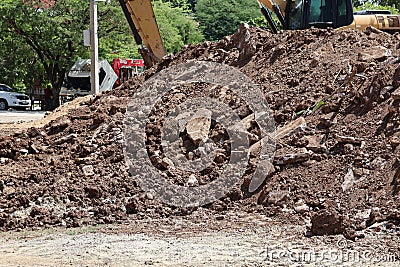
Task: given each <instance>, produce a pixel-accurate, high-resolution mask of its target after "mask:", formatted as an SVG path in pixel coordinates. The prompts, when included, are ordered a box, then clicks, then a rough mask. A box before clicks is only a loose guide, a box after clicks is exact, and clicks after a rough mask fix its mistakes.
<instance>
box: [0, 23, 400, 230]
mask: <svg viewBox="0 0 400 267" xmlns="http://www.w3.org/2000/svg"><path fill="white" fill-rule="evenodd" d="M373 31H374V30H373V29H370V30H367V31H364V32H363V31H356V30H352V29H348V30H332V29H327V30H322V29H309V30H304V31H287V32H283V33H280V34H278V35H273V34H272V33H271V32H269V31H267V30H263V29H259V28H251V27H248V26H246V25H243V26H242V27H241V30H240V31H238V32H237V33H236V34H234V35H232V36H227V37H225V38H223V39H222V40H221V41H219V42H204V43H201V44H196V45H189V46H186V47H185V48H184V49H183V50H182V51H181V52H179V53H176V54H173V55H170V56H168V57H165V58H164V59H163V61H162V62H160V64H159V65H157V66H155V67H154V68H152V69H149V70H147V71H146V72H145V74H144V75H139V76H137V77H134V78H132V79H131V80H129V81H127V82H126V83H124V84H123V85H122V86H121V87H119V88H117V89H115V90H113V91H111V92H107V93H103V94H101V95H99V96H96V97H94V98H89V97H88V98H86V99H85V101H81V102H80V103H79V105H77V107H76V108H74V109H71V110H68V112H65V113H64V114H63V115H60V116H58V117H57V118H56V119H54V120H52V121H51V122H50V123H48V124H47V125H45V126H44V127H37V128H30V129H28V130H26V131H25V132H24V131H22V130H21V129H17V130H15V131H14V132H10V131H7V132H6V131H4V132H1V133H0V170H1V171H0V189H1V194H0V203H1V206H0V209H1V213H0V230H2V231H5V230H14V229H22V228H27V227H39V226H40V227H42V226H44V227H47V226H52V225H54V226H66V227H74V226H79V225H95V224H103V223H115V222H121V221H124V220H126V219H127V218H135V219H136V218H137V219H143V218H146V219H148V218H161V217H162V218H165V217H168V216H175V215H177V216H182V215H184V216H185V215H187V214H188V213H189V212H188V210H187V209H186V210H185V209H178V208H175V207H170V206H168V205H166V204H163V203H160V202H159V201H158V200H157V194H154V192H143V189H142V188H141V187H140V185H139V184H138V182H137V180H136V179H135V177H133V176H132V175H130V174H129V169H128V167H127V165H126V162H125V159H124V152H123V136H122V131H121V129H122V128H123V121H124V119H125V114H126V108H127V103H128V102H129V101H130V99H131V97H135V92H136V91H137V90H138V89H139V88H140V86H141V85H142V84H143V83H144V82H145V80H146V79H148V78H150V77H152V76H153V75H154V74H155V73H157V72H158V71H160V70H162V69H165V68H168V67H169V66H172V65H177V64H181V63H185V62H188V61H190V60H199V61H213V62H218V63H222V64H227V65H229V66H233V67H235V68H238V69H239V70H240V71H241V72H242V73H244V74H246V75H247V76H249V77H250V78H251V79H252V80H253V81H254V82H255V83H257V84H259V85H260V88H261V90H262V92H263V94H264V96H265V98H266V101H267V103H268V104H269V107H270V109H271V110H272V113H271V114H273V118H274V120H275V124H276V128H277V131H276V132H275V133H274V134H272V135H271V136H270V137H274V138H275V141H276V151H275V155H272V156H271V158H274V161H273V162H272V164H273V166H269V165H268V166H261V167H258V166H257V164H258V161H259V158H258V156H259V151H260V146H259V144H260V129H259V127H257V125H256V122H255V121H254V119H253V117H254V116H253V114H252V111H251V110H250V108H249V107H248V106H247V105H246V103H243V102H244V100H243V99H241V98H240V97H239V96H237V95H235V94H234V93H233V92H230V91H229V90H227V89H226V88H225V89H224V87H221V88H218V87H214V88H211V89H210V88H209V86H205V85H203V84H200V83H193V84H190V85H185V86H182V88H176V89H174V90H173V91H172V92H171V93H170V94H166V95H165V96H163V99H162V102H161V103H159V104H158V105H156V106H155V107H154V112H153V113H151V115H150V116H149V120H148V123H147V128H146V138H147V140H146V149H147V154H148V155H149V158H150V160H151V162H152V164H153V166H154V167H155V168H157V169H158V170H159V173H160V174H161V177H163V179H166V180H168V182H170V183H173V184H176V185H179V186H184V187H196V186H203V185H207V184H209V183H211V182H213V181H216V180H217V179H218V172H220V171H223V170H224V166H225V165H226V164H227V163H228V162H229V160H230V144H229V136H228V135H227V133H226V129H224V127H223V126H221V125H219V124H218V123H215V122H213V121H212V120H209V119H208V118H209V117H207V116H205V118H207V119H199V120H197V121H193V122H192V123H190V122H189V124H185V126H184V129H180V130H182V132H185V131H186V133H185V134H183V135H182V136H180V138H181V143H180V151H177V153H181V154H182V155H181V156H182V157H184V158H186V159H187V160H188V161H190V160H198V159H199V158H201V157H202V156H204V155H203V154H204V152H206V148H205V147H202V142H201V141H204V139H206V138H209V139H211V140H212V141H213V142H214V143H215V144H216V146H217V149H218V153H216V154H215V158H214V159H212V160H211V163H210V164H209V165H208V167H207V168H206V169H204V170H201V171H200V172H198V173H191V172H187V171H183V170H180V169H179V166H174V163H176V161H173V162H172V160H170V159H169V158H168V157H166V156H165V155H164V154H163V147H162V145H161V129H162V123H163V120H164V119H165V117H166V116H167V114H168V113H169V112H170V111H171V110H172V109H173V108H174V107H176V106H177V105H178V104H179V103H181V102H182V101H184V100H185V99H190V98H191V97H201V96H207V97H214V99H218V100H219V101H223V102H224V103H225V104H226V105H229V106H230V107H232V109H233V110H235V111H236V112H237V113H238V114H239V117H240V118H241V119H242V120H243V124H244V125H245V127H244V128H245V129H243V131H246V132H247V136H248V139H249V143H250V146H251V148H250V159H249V164H248V166H247V167H246V170H245V175H244V177H243V179H242V180H241V181H238V183H237V184H236V185H235V186H234V188H232V190H231V191H230V192H228V194H227V196H226V197H223V198H221V199H220V200H218V202H217V204H214V205H209V206H205V207H202V208H204V209H207V210H208V211H209V212H211V213H215V215H216V216H217V217H218V218H224V217H223V216H224V212H225V211H226V210H227V209H232V210H235V211H238V212H262V213H263V214H264V215H266V216H277V215H279V214H283V215H282V217H284V218H285V219H286V220H288V221H290V220H292V219H293V218H296V216H304V217H306V216H310V215H311V223H312V227H311V230H312V232H313V233H314V234H339V233H345V232H346V229H348V228H354V229H358V228H362V226H361V225H365V227H368V226H370V225H371V224H374V223H376V222H384V221H386V220H391V221H392V222H393V223H397V224H398V223H399V221H400V219H399V218H400V216H398V213H394V212H392V211H394V210H400V203H399V201H398V196H399V191H400V190H399V188H400V186H399V183H400V182H399V175H398V172H399V171H398V164H397V163H396V159H397V158H398V157H399V151H400V150H399V140H400V138H399V136H398V134H397V132H398V130H399V127H400V113H399V112H397V111H398V108H399V100H400V96H399V95H400V94H399V93H398V90H399V86H400V78H399V77H400V75H399V74H400V66H399V61H398V59H399V58H400V51H399V49H398V38H399V35H389V34H375V33H373ZM139 90H140V89H139ZM76 101H78V100H76ZM316 103H318V104H319V103H324V105H322V106H320V107H319V108H316V109H314V108H313V107H318V106H319V105H318V104H316ZM310 107H311V110H312V111H313V112H306V113H304V111H307V110H310ZM63 108H64V107H60V108H59V109H63ZM52 114H53V113H52ZM54 114H57V113H54ZM13 127H18V126H13ZM185 128H186V129H185ZM127 145H128V146H129V144H127ZM197 146H199V147H197ZM24 149H25V150H28V153H25V152H26V151H23V153H21V150H24ZM23 154H24V155H23ZM396 164H397V165H396ZM257 169H259V170H262V174H263V176H264V177H262V178H265V180H263V182H262V185H261V186H260V188H258V189H257V190H256V191H254V192H249V190H248V188H249V184H250V181H251V179H252V174H254V173H255V171H256V170H257ZM356 179H358V180H357V188H356V187H355V186H354V185H355V180H356ZM209 193H210V194H211V193H212V192H209ZM305 201H306V203H305ZM326 203H335V205H332V206H334V207H336V206H340V212H339V211H336V210H330V209H328V208H327V207H326V205H327V204H326ZM33 207H35V209H33ZM49 207H51V208H49ZM366 207H369V208H371V212H370V215H369V218H368V219H367V220H366V219H365V218H366V216H367V214H368V213H369V212H368V209H369V208H368V209H366ZM16 210H18V211H21V212H26V214H30V211H31V210H33V213H32V215H34V216H25V217H21V216H20V217H18V216H17V214H16V213H15V211H16ZM288 210H289V211H290V212H287V211H288ZM365 210H367V211H366V212H365V214H364V211H365ZM46 211H51V212H46ZM360 211H361V212H362V215H360ZM341 214H345V215H346V218H347V217H348V218H349V220H348V221H347V219H345V218H344V217H343V216H342V215H341ZM353 219H354V220H353ZM348 223H350V225H349V224H348ZM352 223H353V224H356V225H351V224H352Z"/></svg>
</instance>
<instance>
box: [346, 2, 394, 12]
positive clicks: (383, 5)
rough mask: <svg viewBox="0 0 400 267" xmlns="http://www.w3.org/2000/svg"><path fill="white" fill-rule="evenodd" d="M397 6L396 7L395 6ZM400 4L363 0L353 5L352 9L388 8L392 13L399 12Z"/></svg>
mask: <svg viewBox="0 0 400 267" xmlns="http://www.w3.org/2000/svg"><path fill="white" fill-rule="evenodd" d="M396 6H397V7H396ZM399 9H400V5H399V4H398V3H397V5H395V4H393V5H391V4H390V1H375V3H371V2H364V3H360V4H359V5H355V7H354V11H361V10H390V11H392V13H393V14H399Z"/></svg>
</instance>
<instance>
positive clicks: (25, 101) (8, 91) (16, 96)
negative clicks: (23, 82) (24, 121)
mask: <svg viewBox="0 0 400 267" xmlns="http://www.w3.org/2000/svg"><path fill="white" fill-rule="evenodd" d="M30 107H31V99H30V98H29V96H27V95H24V94H21V93H17V92H15V91H14V90H13V89H12V88H11V87H10V86H8V85H5V84H0V110H7V109H8V108H20V109H28V108H30Z"/></svg>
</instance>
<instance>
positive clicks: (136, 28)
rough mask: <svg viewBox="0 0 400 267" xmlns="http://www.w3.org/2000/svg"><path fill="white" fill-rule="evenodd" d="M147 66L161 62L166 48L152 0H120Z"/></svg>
mask: <svg viewBox="0 0 400 267" xmlns="http://www.w3.org/2000/svg"><path fill="white" fill-rule="evenodd" d="M119 3H120V5H121V7H122V10H123V12H124V14H125V17H126V19H127V21H128V23H129V26H130V28H131V30H132V32H133V35H134V38H135V41H136V43H137V44H138V45H139V52H140V54H141V55H142V57H143V60H144V63H145V65H146V67H151V66H153V65H154V64H156V63H158V62H160V60H161V59H162V57H163V56H165V49H164V45H163V42H162V39H161V35H160V31H159V28H158V25H157V21H156V18H155V16H154V11H153V7H152V5H151V1H150V0H119Z"/></svg>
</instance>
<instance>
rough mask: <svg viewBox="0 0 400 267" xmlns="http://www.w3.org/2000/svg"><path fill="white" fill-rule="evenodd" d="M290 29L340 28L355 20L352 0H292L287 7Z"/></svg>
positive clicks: (288, 27) (287, 26) (287, 22)
mask: <svg viewBox="0 0 400 267" xmlns="http://www.w3.org/2000/svg"><path fill="white" fill-rule="evenodd" d="M286 13H287V14H288V16H287V18H286V19H287V20H286V28H287V29H290V30H297V29H308V28H311V27H316V28H328V27H331V28H339V27H342V26H346V25H350V24H351V23H352V22H353V19H354V17H353V7H352V3H351V0H291V1H290V2H288V6H287V8H286Z"/></svg>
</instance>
